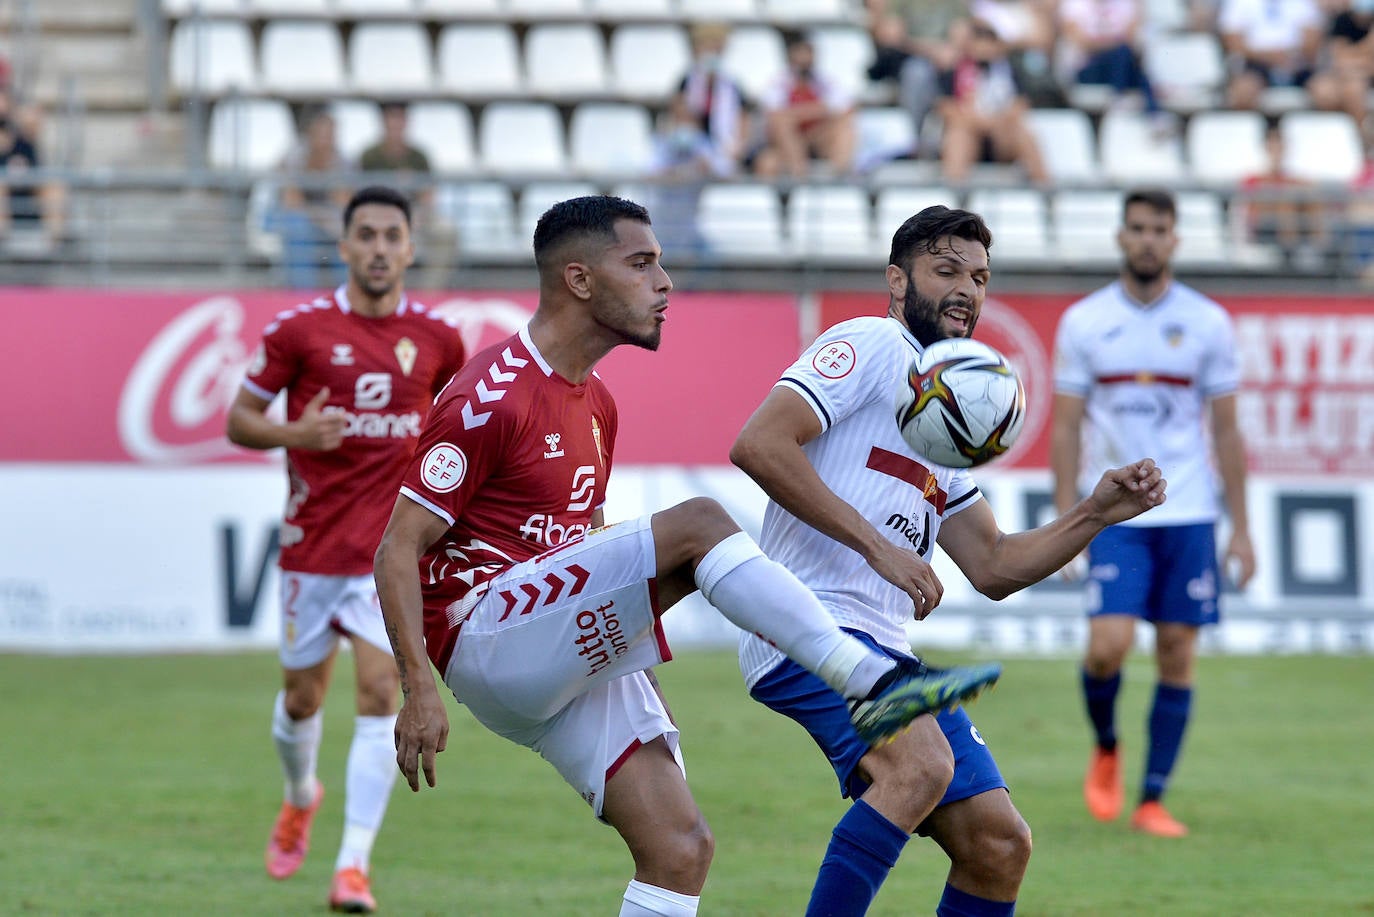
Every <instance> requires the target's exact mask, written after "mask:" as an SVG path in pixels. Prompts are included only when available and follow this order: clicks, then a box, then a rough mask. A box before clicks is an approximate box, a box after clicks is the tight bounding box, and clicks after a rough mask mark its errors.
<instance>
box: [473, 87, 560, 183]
mask: <svg viewBox="0 0 1374 917" xmlns="http://www.w3.org/2000/svg"><path fill="white" fill-rule="evenodd" d="M477 143H478V150H479V151H480V153H481V159H482V166H483V167H484V168H486V169H489V170H491V171H493V172H497V173H501V174H507V175H519V174H522V173H530V174H538V175H549V174H554V175H556V174H561V173H563V172H566V171H567V167H568V163H567V155H566V153H565V150H564V144H563V122H562V120H561V119H560V118H559V116H558V109H556V108H554V107H553V106H552V105H549V104H546V103H543V102H493V103H492V104H490V105H488V106H487V107H486V109H485V110H484V111H483V112H482V120H481V123H480V124H479V125H478V139H477Z"/></svg>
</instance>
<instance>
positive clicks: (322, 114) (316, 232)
mask: <svg viewBox="0 0 1374 917" xmlns="http://www.w3.org/2000/svg"><path fill="white" fill-rule="evenodd" d="M334 128H335V126H334V118H333V116H332V115H330V114H329V112H328V111H326V110H324V109H323V108H320V109H315V110H313V111H311V112H310V113H309V114H307V116H306V119H305V130H304V131H303V132H302V136H301V139H300V141H299V142H298V143H297V145H296V147H295V148H294V149H293V150H291V152H289V153H287V154H286V159H285V160H284V161H283V162H282V167H281V171H282V184H281V188H280V191H279V193H278V199H277V206H276V207H275V208H274V209H273V210H272V212H271V213H269V214H268V216H267V230H268V231H269V232H275V233H279V234H280V235H281V238H282V263H283V267H284V269H285V280H286V285H287V286H288V287H291V288H292V289H297V290H300V289H309V288H312V287H317V286H324V287H334V286H337V285H338V284H339V283H341V282H342V281H343V276H344V275H343V266H342V265H340V264H339V263H338V262H337V261H335V259H334V248H335V245H336V244H337V242H338V239H339V228H340V227H339V216H338V215H339V213H340V211H342V210H343V208H344V207H345V206H346V205H347V204H348V198H349V194H350V189H349V188H348V187H347V184H346V180H347V179H346V177H345V176H346V173H349V172H351V171H352V170H353V167H352V164H351V163H350V162H349V161H348V160H347V159H346V158H345V157H344V155H343V154H342V153H340V152H339V147H338V145H337V143H336V141H335V129H334ZM321 268H325V269H326V270H325V271H324V272H323V273H324V274H326V275H327V276H326V277H325V278H324V279H322V278H321V273H322V272H321Z"/></svg>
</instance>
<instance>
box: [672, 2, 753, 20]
mask: <svg viewBox="0 0 1374 917" xmlns="http://www.w3.org/2000/svg"><path fill="white" fill-rule="evenodd" d="M677 8H678V10H679V12H681V13H682V15H683V16H684V17H686V18H688V19H734V20H752V19H757V18H758V17H759V5H758V2H757V0H678V4H677Z"/></svg>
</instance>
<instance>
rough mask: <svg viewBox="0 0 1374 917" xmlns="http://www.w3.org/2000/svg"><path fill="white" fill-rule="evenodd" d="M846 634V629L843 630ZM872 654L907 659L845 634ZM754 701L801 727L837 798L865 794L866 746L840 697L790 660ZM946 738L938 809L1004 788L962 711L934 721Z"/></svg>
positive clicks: (757, 690)
mask: <svg viewBox="0 0 1374 917" xmlns="http://www.w3.org/2000/svg"><path fill="white" fill-rule="evenodd" d="M846 629H847V628H846ZM849 632H850V633H852V634H853V635H854V636H855V637H858V638H859V639H860V640H862V641H864V643H866V644H868V645H869V646H870V647H872V648H873V649H874V650H876V651H877V652H879V653H882V654H883V655H884V656H888V657H890V658H892V659H903V658H905V659H910V658H912V657H910V656H905V655H904V654H902V653H897V652H895V651H893V650H890V649H888V648H887V647H885V646H880V645H878V644H877V643H876V642H874V640H873V639H872V638H871V637H869V636H868V635H867V634H865V633H861V632H858V631H849ZM749 693H750V695H751V696H752V697H753V698H754V700H756V701H758V702H759V703H761V704H764V705H765V706H767V707H769V708H770V709H772V710H776V711H777V712H778V713H781V714H782V715H784V716H788V717H791V718H792V719H794V720H796V721H797V722H798V723H800V724H801V725H802V727H803V728H805V729H806V731H807V732H809V733H811V738H812V739H814V740H815V741H816V744H817V745H819V746H820V748H821V751H823V752H825V756H826V757H827V758H829V759H830V766H831V767H833V768H834V769H835V776H836V777H837V778H839V781H840V795H841V796H845V797H848V798H851V799H858V798H859V797H860V796H861V795H863V792H864V790H866V789H868V782H867V781H866V780H864V779H863V777H862V776H860V775H859V773H858V766H859V759H860V758H862V757H863V756H864V755H866V754H867V753H868V744H867V743H866V742H864V740H863V739H861V738H859V734H858V733H857V732H855V731H854V725H853V724H852V723H850V721H849V706H848V704H846V703H845V700H844V698H843V697H841V696H840V695H839V694H837V693H836V692H835V690H834V689H833V688H831V687H830V686H829V685H827V684H826V683H825V682H823V681H821V680H820V679H819V678H817V677H816V676H815V675H813V674H811V673H810V672H808V671H807V670H806V669H804V668H802V667H801V666H800V665H798V664H797V663H795V662H793V661H792V660H791V659H784V660H783V661H782V662H780V663H778V665H777V666H776V667H775V668H773V669H772V670H771V671H769V672H768V673H767V674H766V675H764V676H763V677H762V678H760V679H759V681H758V683H757V684H756V685H754V690H753V691H751V692H749ZM935 720H936V722H938V723H939V724H940V728H941V729H943V730H944V733H945V738H946V739H947V740H948V741H949V746H950V748H951V749H953V751H954V779H953V780H951V781H950V784H949V788H948V789H947V790H946V791H945V795H944V798H942V799H941V800H940V803H939V804H940V805H942V806H943V805H947V804H948V803H951V802H958V801H959V800H961V799H968V798H970V797H972V796H977V795H978V794H979V793H986V792H987V791H988V790H995V789H1006V786H1007V782H1006V781H1005V780H1003V779H1002V772H1001V771H999V770H998V769H997V762H996V761H994V760H993V759H992V752H990V751H988V747H987V745H986V744H985V743H984V742H983V737H982V736H981V735H979V734H978V728H977V727H976V726H974V725H973V721H972V720H970V719H969V717H968V714H967V713H966V712H965V711H964V708H963V707H960V708H959V709H958V710H955V711H954V712H953V713H944V712H942V713H940V714H938V715H937V716H936V717H935Z"/></svg>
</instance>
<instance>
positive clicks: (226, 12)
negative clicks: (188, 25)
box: [162, 0, 248, 19]
mask: <svg viewBox="0 0 1374 917" xmlns="http://www.w3.org/2000/svg"><path fill="white" fill-rule="evenodd" d="M196 7H199V8H200V14H201V15H202V16H241V15H243V14H244V13H246V12H247V11H248V5H247V0H162V14H163V15H164V16H166V17H167V18H169V19H180V18H181V17H183V16H189V15H191V13H193V12H195V9H196Z"/></svg>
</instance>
